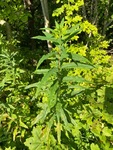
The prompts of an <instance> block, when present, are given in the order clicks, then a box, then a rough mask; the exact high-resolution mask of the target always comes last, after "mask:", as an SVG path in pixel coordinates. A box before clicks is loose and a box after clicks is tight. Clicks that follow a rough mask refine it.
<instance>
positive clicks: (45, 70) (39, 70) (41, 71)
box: [34, 69, 49, 74]
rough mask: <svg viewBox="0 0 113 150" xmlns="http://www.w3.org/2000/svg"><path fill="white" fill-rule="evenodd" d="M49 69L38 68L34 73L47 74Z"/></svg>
mask: <svg viewBox="0 0 113 150" xmlns="http://www.w3.org/2000/svg"><path fill="white" fill-rule="evenodd" d="M48 71H49V69H38V70H36V71H35V72H34V74H45V73H47V72H48Z"/></svg>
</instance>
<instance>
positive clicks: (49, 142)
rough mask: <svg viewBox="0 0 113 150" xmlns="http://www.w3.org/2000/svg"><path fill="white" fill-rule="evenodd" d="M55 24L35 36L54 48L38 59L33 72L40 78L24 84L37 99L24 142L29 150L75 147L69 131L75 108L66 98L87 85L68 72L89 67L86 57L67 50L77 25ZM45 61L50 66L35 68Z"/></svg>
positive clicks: (83, 89)
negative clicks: (27, 136)
mask: <svg viewBox="0 0 113 150" xmlns="http://www.w3.org/2000/svg"><path fill="white" fill-rule="evenodd" d="M55 24H56V28H55V29H54V30H52V29H49V30H50V31H51V33H47V32H43V33H44V34H45V35H44V36H37V37H35V39H41V40H49V41H51V42H52V43H53V45H54V47H55V48H54V49H53V50H52V51H51V52H50V53H48V54H46V55H44V56H43V57H42V58H41V59H40V60H39V62H38V65H37V69H36V71H35V74H43V76H42V78H41V80H40V81H39V82H37V83H34V84H32V85H29V86H27V87H26V88H31V87H35V88H36V94H35V96H34V99H35V100H36V99H40V101H38V102H37V104H36V105H37V109H38V111H37V113H38V114H37V116H36V118H35V119H34V120H33V121H32V125H33V126H34V125H36V127H34V128H33V131H32V137H30V138H28V139H27V140H26V142H25V145H26V146H28V147H29V149H30V150H40V149H48V150H50V149H53V148H55V149H59V150H60V149H69V148H71V149H76V148H77V143H76V142H75V140H74V139H73V134H72V130H73V128H74V126H75V124H76V121H75V120H74V113H75V112H76V111H77V107H76V108H71V103H70V101H71V99H72V98H73V97H76V95H79V94H80V93H81V92H83V91H85V90H86V89H87V88H88V87H84V86H81V84H83V83H84V82H88V81H87V80H85V79H84V78H82V77H80V76H73V75H69V71H70V70H73V69H75V70H76V69H78V68H86V69H92V68H93V66H92V65H91V63H90V62H89V60H88V59H86V58H85V57H83V56H81V55H79V54H76V53H71V52H69V51H68V49H69V47H68V45H69V41H70V40H71V38H73V37H74V36H75V35H77V34H79V33H80V32H81V27H80V24H76V25H75V26H73V27H71V28H67V27H66V29H65V30H64V28H63V27H64V26H65V24H64V20H62V21H61V23H60V24H58V23H57V22H56V23H55ZM45 60H46V61H47V60H48V61H50V68H46V69H39V67H40V66H41V64H42V63H43V62H44V61H45ZM72 101H73V99H72ZM73 102H74V101H73ZM73 102H72V103H73ZM77 103H78V102H76V105H77ZM67 141H69V143H67Z"/></svg>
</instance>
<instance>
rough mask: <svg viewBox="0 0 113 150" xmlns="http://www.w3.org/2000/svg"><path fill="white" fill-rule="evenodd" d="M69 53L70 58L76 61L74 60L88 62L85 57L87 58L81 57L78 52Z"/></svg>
mask: <svg viewBox="0 0 113 150" xmlns="http://www.w3.org/2000/svg"><path fill="white" fill-rule="evenodd" d="M70 55H71V58H72V59H73V60H74V61H75V62H76V61H79V62H83V63H90V61H89V60H88V59H87V58H85V57H83V56H81V55H79V54H73V53H70Z"/></svg>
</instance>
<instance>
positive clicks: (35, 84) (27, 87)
mask: <svg viewBox="0 0 113 150" xmlns="http://www.w3.org/2000/svg"><path fill="white" fill-rule="evenodd" d="M38 85H39V82H36V83H33V84H30V85H28V86H26V87H25V89H30V88H34V87H37V86H38Z"/></svg>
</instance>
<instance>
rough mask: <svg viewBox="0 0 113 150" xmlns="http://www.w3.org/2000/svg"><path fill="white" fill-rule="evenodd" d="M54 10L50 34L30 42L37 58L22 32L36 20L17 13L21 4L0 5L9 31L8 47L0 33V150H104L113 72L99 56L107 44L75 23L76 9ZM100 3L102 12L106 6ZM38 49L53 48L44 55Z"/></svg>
mask: <svg viewBox="0 0 113 150" xmlns="http://www.w3.org/2000/svg"><path fill="white" fill-rule="evenodd" d="M35 2H36V1H35V0H34V3H33V4H32V8H33V9H32V10H34V14H35V15H36V14H38V13H39V10H38V9H39V7H38V9H37V8H36V7H34V5H35ZM50 3H51V6H53V5H54V2H53V1H51V2H49V4H50ZM56 3H57V4H58V5H56V4H55V7H57V6H61V7H59V8H57V9H56V10H55V11H54V13H53V16H54V17H56V20H57V21H55V28H54V29H52V28H50V29H48V30H49V31H50V33H47V32H45V31H44V30H45V29H43V34H44V36H36V37H33V38H32V40H34V39H38V40H37V43H38V44H37V47H38V50H37V51H36V50H32V51H31V50H30V48H29V47H28V45H27V43H29V40H28V34H29V33H27V32H25V31H27V29H28V30H29V32H31V31H32V29H31V28H30V27H29V25H30V24H29V23H30V21H31V20H32V19H34V21H35V22H36V20H38V21H37V22H36V23H37V24H38V28H40V22H43V21H42V20H41V18H42V16H41V15H40V13H39V14H38V15H37V16H35V17H36V18H35V17H34V16H32V15H30V13H31V12H30V11H32V10H29V11H27V10H25V8H24V7H23V4H22V1H15V0H14V1H11V0H7V1H1V2H0V8H1V14H0V24H1V23H2V22H1V21H2V20H3V21H6V22H7V23H9V25H10V27H11V30H12V31H11V32H12V37H11V40H10V41H9V40H8V39H7V38H5V37H6V33H5V31H6V30H5V24H4V25H2V24H1V25H0V29H1V31H2V33H1V34H0V149H1V150H16V149H20V150H27V149H30V150H41V149H42V150H43V149H44V150H53V149H56V150H112V149H113V119H112V118H113V109H112V108H113V66H112V65H111V64H110V59H111V58H110V56H108V55H107V54H106V51H105V49H107V48H108V42H107V41H105V40H103V39H104V37H102V36H101V35H100V34H98V30H97V28H96V27H95V26H94V25H93V24H91V23H89V22H88V21H87V20H84V16H83V17H82V15H81V12H82V11H81V10H82V9H83V4H84V3H83V1H81V0H76V1H74V0H68V1H67V0H62V1H59V0H57V1H56ZM100 3H102V4H103V5H101V6H105V5H106V4H108V1H105V2H104V1H100ZM111 3H112V2H111ZM8 4H10V7H9V5H8ZM36 4H39V1H37V3H36ZM85 4H86V5H87V6H89V5H90V4H91V2H89V1H87V0H86V3H85ZM37 6H38V5H37ZM9 8H10V9H9ZM81 8H82V9H81ZM101 8H102V7H100V10H101ZM111 8H112V6H110V9H111ZM102 10H104V8H103V9H102ZM24 12H25V13H24ZM89 12H90V11H88V13H89ZM31 14H32V13H31ZM12 15H13V16H12ZM94 15H95V14H94ZM33 17H34V18H33ZM89 17H90V16H89ZM91 17H92V16H91ZM37 18H38V19H37ZM59 18H60V19H59ZM61 18H64V19H62V21H61V22H60V21H59V20H61ZM53 20H54V19H53ZM32 21H33V20H32ZM59 22H60V23H59ZM23 23H24V24H23ZM102 23H103V22H102ZM27 24H29V25H27ZM36 28H37V25H36V27H35V31H37V30H36ZM17 29H18V30H17ZM99 30H100V28H99ZM36 34H37V33H36ZM25 35H26V37H25ZM30 35H31V34H30ZM23 36H24V37H23ZM21 38H22V39H21ZM17 39H19V40H20V41H25V42H24V43H23V44H22V43H19V42H18V40H17ZM39 40H42V41H43V43H44V44H41V42H40V41H39ZM45 41H50V42H51V43H52V46H53V48H52V50H51V52H49V53H48V54H47V52H46V49H45V47H46V46H45V43H46V42H45ZM25 45H26V47H27V48H25V47H24V46H25ZM33 46H34V45H33ZM42 47H43V49H42ZM43 52H44V53H43ZM42 54H43V56H42V57H41V58H40V55H42ZM39 58H40V59H39ZM37 62H38V63H37ZM35 67H36V69H34V68H35ZM34 70H35V71H34Z"/></svg>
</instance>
